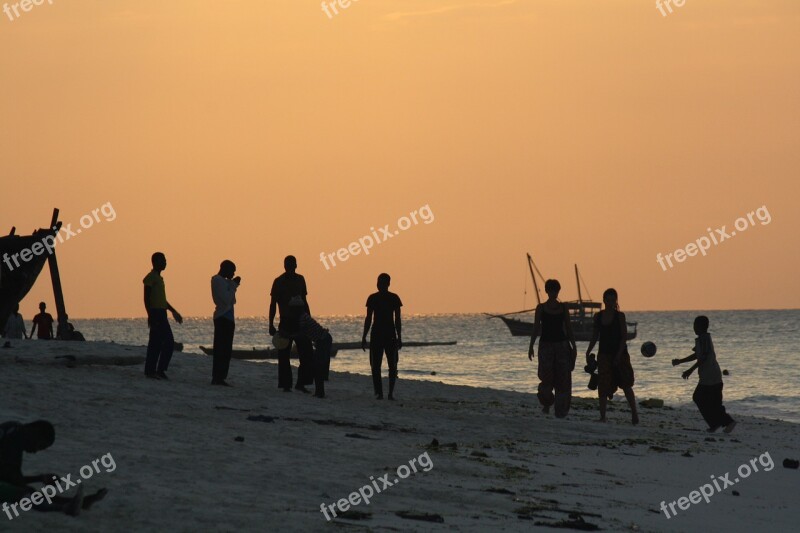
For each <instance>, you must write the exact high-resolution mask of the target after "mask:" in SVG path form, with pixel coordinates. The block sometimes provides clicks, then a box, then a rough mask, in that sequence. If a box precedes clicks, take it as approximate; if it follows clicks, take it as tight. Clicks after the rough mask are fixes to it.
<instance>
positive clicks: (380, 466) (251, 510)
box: [0, 342, 800, 531]
mask: <svg viewBox="0 0 800 533" xmlns="http://www.w3.org/2000/svg"><path fill="white" fill-rule="evenodd" d="M73 344H74V343H73ZM80 344H83V343H80ZM33 348H35V346H32V349H33ZM55 348H56V346H55V344H54V345H53V349H55ZM72 349H75V350H79V351H81V350H82V351H92V350H95V351H97V350H100V351H105V350H108V345H105V344H104V343H95V342H89V343H86V344H85V345H83V346H82V347H76V348H72ZM138 349H140V350H141V348H138ZM26 350H27V348H26ZM10 351H14V350H0V372H2V375H3V378H2V385H3V388H4V390H6V391H7V394H6V395H5V397H6V401H5V402H4V403H3V405H2V406H0V416H2V420H3V421H6V420H12V419H18V420H24V421H30V420H34V419H38V418H45V419H49V420H50V421H52V422H53V423H54V425H55V426H56V435H57V436H56V442H55V444H54V445H53V447H52V448H50V449H48V450H45V451H43V452H40V453H38V454H35V455H30V454H26V457H25V462H24V466H23V472H25V473H26V474H34V473H40V472H45V471H53V472H57V473H60V474H62V475H65V474H66V473H69V472H73V473H75V472H77V471H78V469H79V468H80V467H81V466H82V465H84V464H86V462H87V461H90V460H92V459H94V458H96V457H100V456H102V455H103V454H106V453H111V454H112V455H113V457H114V459H115V461H116V466H117V467H116V470H115V471H114V472H111V473H102V474H98V475H97V476H96V477H94V478H92V479H91V480H88V481H87V482H86V483H87V484H86V490H87V493H90V492H91V491H92V490H96V489H97V488H100V487H107V488H108V489H109V495H108V496H107V497H106V499H105V500H103V501H102V502H100V503H98V504H97V505H96V506H95V507H94V508H93V509H91V510H90V511H86V512H85V513H83V514H82V515H81V516H79V517H78V518H74V519H73V518H69V517H66V516H63V515H56V514H51V513H36V512H28V513H24V514H23V516H20V517H19V518H16V519H14V520H13V521H7V518H6V517H5V515H0V519H2V520H4V525H6V526H8V529H9V530H11V531H23V530H30V529H32V528H35V529H44V528H56V529H57V530H60V531H61V530H63V531H123V530H124V531H128V530H173V531H208V530H219V529H224V530H232V529H244V530H253V531H255V530H263V523H264V521H265V520H268V521H269V522H270V523H271V524H276V526H277V525H278V524H280V525H281V527H282V528H283V529H289V530H293V531H294V530H296V531H300V530H303V531H330V528H331V527H336V524H337V523H339V526H340V527H342V525H343V524H347V525H348V526H350V527H357V528H361V529H363V530H366V529H370V530H373V529H374V530H379V531H380V530H392V529H395V530H396V529H400V530H404V531H406V530H411V531H433V530H436V531H443V530H445V529H446V530H454V528H455V530H459V531H461V530H464V531H483V530H487V529H492V530H500V531H523V530H530V529H534V528H535V526H536V523H537V522H541V523H546V524H550V525H553V524H557V523H559V522H563V521H564V520H567V521H568V520H574V518H573V519H571V518H570V515H571V514H572V515H573V516H577V515H578V514H579V515H581V516H582V517H583V520H585V521H586V522H589V523H591V524H595V525H597V526H598V527H600V528H602V529H605V530H616V531H619V530H632V529H633V528H634V525H635V529H636V530H638V531H685V530H687V529H690V530H695V529H700V528H711V527H713V528H715V529H717V528H725V529H727V530H730V531H746V530H753V529H756V528H763V527H767V528H769V529H774V530H787V531H788V530H791V529H792V528H793V527H794V525H795V524H796V519H797V518H798V516H800V515H798V511H797V510H796V502H795V498H794V497H793V496H792V495H793V494H794V492H793V489H794V488H795V487H796V484H797V480H798V479H800V478H798V477H797V476H798V475H800V472H798V471H797V470H788V469H785V468H783V467H782V465H781V463H782V461H783V459H784V458H786V457H791V458H797V457H795V456H794V455H796V454H797V449H798V437H797V436H796V435H797V424H794V423H791V422H780V421H773V420H769V419H761V418H758V417H751V416H738V417H737V421H738V422H739V424H738V426H737V428H736V430H735V431H734V432H733V433H732V434H731V435H724V434H722V433H717V434H714V435H709V434H707V433H706V432H705V431H704V424H703V421H702V418H701V417H700V415H699V414H698V413H696V412H694V411H693V410H690V409H683V408H672V407H668V406H667V407H665V408H663V409H645V408H640V418H641V424H640V425H639V426H636V427H633V426H631V424H630V422H629V413H628V411H627V406H623V404H624V400H623V401H622V402H620V401H619V399H618V400H615V401H614V402H613V404H612V406H611V407H610V409H609V422H608V423H606V424H600V423H598V422H595V421H594V419H595V418H596V417H597V414H598V413H597V408H596V400H594V401H593V400H588V399H584V398H580V397H573V408H572V410H571V411H570V415H569V417H568V418H567V419H565V420H558V419H555V418H554V417H553V416H552V415H547V416H546V415H544V414H542V413H541V411H540V410H539V409H538V402H537V400H536V397H535V395H533V394H527V393H520V392H512V391H501V390H496V389H488V388H477V387H468V386H460V385H446V384H444V383H440V382H432V381H427V380H426V381H423V380H403V379H402V378H401V379H400V380H399V382H398V388H397V395H398V398H399V401H397V402H394V403H390V402H388V401H387V400H384V401H376V400H374V399H373V398H372V387H371V381H370V378H369V377H367V376H365V375H360V374H353V373H344V372H336V371H331V380H330V382H329V383H328V384H327V385H326V393H327V394H328V398H326V399H324V400H319V399H316V398H313V397H311V396H310V395H304V394H302V393H299V392H297V391H293V392H292V393H289V394H287V393H283V392H281V391H279V390H278V389H277V365H275V364H274V363H273V364H252V363H249V362H246V361H233V362H232V363H231V374H230V382H231V384H233V385H234V387H233V388H230V389H228V388H222V387H211V386H210V385H209V384H208V382H209V381H210V368H211V359H210V358H208V357H197V356H196V355H194V354H181V353H176V354H175V356H174V358H173V362H172V364H171V366H170V370H169V372H168V374H169V375H170V378H171V381H169V382H164V381H152V380H146V379H145V378H144V377H143V375H142V368H141V365H134V366H77V367H74V368H67V367H65V366H61V365H59V366H54V365H49V364H20V363H15V362H14V361H13V359H10V358H8V357H6V354H7V353H8V352H10ZM9 355H10V354H9ZM294 372H295V375H296V368H295V369H294ZM384 373H385V370H384ZM248 417H260V418H258V419H257V420H248ZM236 437H243V439H244V440H243V442H238V441H236V440H234V439H235V438H236ZM434 439H436V440H437V441H438V443H439V446H438V447H432V446H431V443H432V442H433V441H434ZM453 443H454V444H455V446H453V445H452V444H453ZM425 452H427V453H428V454H429V457H430V459H431V462H432V467H431V468H430V470H429V471H422V470H420V471H419V472H417V473H415V474H411V475H410V476H409V477H408V479H403V480H399V483H397V484H395V486H392V487H390V488H388V489H386V490H385V492H381V493H379V494H375V495H374V496H373V497H372V499H371V502H370V504H369V505H364V503H363V502H361V504H359V505H357V506H355V510H356V511H360V512H363V513H370V517H369V518H368V519H364V520H344V519H341V518H335V519H333V520H332V521H331V522H328V521H327V520H326V518H325V516H324V515H323V513H322V512H321V510H320V505H321V504H333V503H334V502H336V501H338V500H340V499H342V498H346V497H347V496H348V495H349V494H351V493H353V492H354V491H358V489H359V488H361V487H363V486H365V485H367V484H369V483H370V482H371V480H370V476H372V478H374V479H375V480H377V479H378V478H380V477H381V476H384V475H385V474H387V473H389V474H391V475H392V476H393V477H396V476H395V474H394V473H395V469H396V468H397V467H398V466H400V465H403V464H409V461H410V460H411V459H412V458H418V457H420V455H421V454H423V453H425ZM764 453H769V455H770V457H771V459H772V461H773V462H774V468H772V469H770V471H763V468H762V469H761V471H759V472H757V473H753V474H752V475H750V476H749V477H748V478H747V479H746V480H741V482H740V483H737V484H736V487H735V488H733V489H732V488H730V487H729V488H727V489H726V490H723V491H721V492H719V493H717V494H715V495H714V496H712V497H711V498H710V503H705V501H701V503H699V504H695V505H692V506H691V507H689V508H688V509H687V510H685V511H679V513H678V514H677V516H673V517H671V518H669V519H667V518H666V517H665V515H664V513H663V512H662V511H661V510H660V509H659V505H660V503H661V501H662V500H664V501H666V502H667V503H669V502H671V501H673V500H674V501H677V500H678V499H679V498H680V497H683V496H689V494H690V493H691V492H692V491H694V490H697V489H698V487H700V486H702V485H704V484H706V483H708V482H709V479H710V476H712V475H713V476H720V475H723V474H724V473H725V472H733V471H735V470H736V469H737V467H739V466H740V465H741V464H745V463H748V462H749V461H750V460H751V459H753V458H756V457H760V456H763V454H764ZM793 454H794V455H793ZM731 479H733V476H731ZM733 490H736V491H737V492H739V493H740V496H734V495H733V493H732V491H733ZM404 511H407V512H410V513H412V514H413V513H429V514H431V515H436V516H439V517H441V518H442V519H443V520H444V522H443V523H434V522H426V521H419V520H413V519H410V518H402V517H401V516H398V514H397V513H398V512H404ZM542 527H544V526H542Z"/></svg>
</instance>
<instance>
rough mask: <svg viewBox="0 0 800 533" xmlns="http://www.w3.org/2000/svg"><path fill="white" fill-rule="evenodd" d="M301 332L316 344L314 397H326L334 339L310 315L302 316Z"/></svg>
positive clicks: (304, 314)
mask: <svg viewBox="0 0 800 533" xmlns="http://www.w3.org/2000/svg"><path fill="white" fill-rule="evenodd" d="M299 325H300V332H301V333H302V334H303V335H305V336H306V337H308V338H309V339H311V340H312V341H313V342H314V396H316V397H317V398H324V397H325V380H326V379H327V378H328V369H329V368H330V364H331V348H332V346H333V337H331V333H330V331H328V330H327V329H326V328H323V327H322V326H321V325H320V324H319V322H317V321H316V320H314V319H313V318H311V315H309V314H308V313H303V314H302V315H300V322H299Z"/></svg>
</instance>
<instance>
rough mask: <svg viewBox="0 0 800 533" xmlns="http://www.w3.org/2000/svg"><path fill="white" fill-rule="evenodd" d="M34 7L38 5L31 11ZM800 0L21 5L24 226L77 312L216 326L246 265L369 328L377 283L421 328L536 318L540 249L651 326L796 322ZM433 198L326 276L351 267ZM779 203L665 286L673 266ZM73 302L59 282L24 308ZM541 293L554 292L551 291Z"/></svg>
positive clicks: (1, 226) (16, 102)
mask: <svg viewBox="0 0 800 533" xmlns="http://www.w3.org/2000/svg"><path fill="white" fill-rule="evenodd" d="M12 3H13V2H12ZM798 22H800V3H798V2H795V1H793V0H792V1H788V0H783V1H779V0H774V1H769V0H768V1H757V0H752V1H736V2H730V1H723V0H705V1H702V2H700V1H692V0H688V1H687V2H686V4H685V5H684V6H683V7H681V8H676V9H675V11H674V12H673V13H672V14H670V15H668V16H666V17H663V16H662V15H661V14H660V13H659V11H658V10H657V9H656V7H655V5H654V3H653V2H647V1H645V2H633V1H622V0H617V1H604V2H586V1H583V0H557V1H556V0H547V1H545V0H518V1H514V0H485V1H484V0H360V1H359V2H354V3H353V4H352V5H351V6H350V7H349V8H347V9H346V10H341V9H340V13H339V14H338V15H336V16H335V17H334V18H333V19H329V18H328V17H327V16H326V15H325V14H324V13H323V11H322V10H321V8H320V2H318V1H316V0H309V1H306V0H269V1H267V2H264V1H262V0H240V1H227V2H220V1H213V2H212V1H206V0H170V1H169V2H156V1H141V0H138V1H135V2H134V1H129V0H115V1H114V2H106V1H101V0H82V1H80V2H64V1H60V0H55V1H54V2H53V4H52V5H50V4H48V3H47V2H45V3H44V4H43V5H41V6H37V7H34V8H33V9H32V10H31V11H30V12H27V13H22V15H21V16H20V17H19V18H18V19H16V20H14V21H11V20H9V19H8V17H7V16H6V15H4V14H2V13H0V50H2V53H0V82H1V83H2V98H0V180H2V189H1V190H2V193H0V194H2V196H0V198H2V200H0V231H1V232H2V233H6V232H7V231H8V230H9V229H10V228H11V226H12V225H13V226H17V228H18V232H25V233H27V232H28V231H30V230H31V229H33V228H34V227H40V226H44V225H46V224H47V222H49V220H50V215H51V210H52V208H53V207H59V208H61V212H62V220H64V221H65V222H66V223H72V224H73V229H75V228H76V227H77V226H78V222H79V219H80V217H81V216H82V215H84V214H87V213H90V212H91V210H92V209H95V208H98V207H100V206H101V205H102V204H105V203H106V202H111V204H112V205H113V207H114V210H115V212H116V215H117V218H116V219H115V220H114V221H110V222H109V221H103V222H101V223H97V224H95V225H94V227H92V228H89V229H87V230H85V231H84V232H83V233H82V234H80V235H78V236H76V237H74V238H72V239H70V240H69V241H67V242H65V243H64V244H63V245H62V246H61V247H60V248H59V251H58V256H59V262H60V264H61V274H62V280H63V283H64V289H65V295H66V299H67V309H68V312H69V313H70V315H71V316H73V317H113V316H117V317H128V316H142V315H143V314H144V310H143V305H142V295H141V291H142V283H141V280H142V278H143V277H144V275H145V274H146V273H147V272H148V270H149V257H150V254H151V253H152V252H153V251H156V250H163V251H164V252H165V253H166V254H167V257H168V261H169V268H168V269H167V271H166V272H165V279H166V281H167V294H168V297H169V299H170V301H171V303H173V305H175V307H177V308H178V310H180V311H181V312H182V313H183V314H184V315H187V316H191V315H209V314H210V312H211V310H212V305H211V302H210V290H209V277H210V276H211V275H212V274H214V273H215V272H216V270H217V267H218V264H219V262H220V260H222V259H224V258H231V259H233V260H234V261H235V262H236V263H237V264H238V266H239V271H238V273H239V274H240V275H241V276H242V277H243V279H244V282H243V285H242V287H241V289H240V293H239V306H238V314H239V316H245V315H264V314H266V311H267V303H268V292H269V288H270V285H271V282H272V279H273V278H274V277H275V276H276V275H278V274H279V273H280V272H281V271H282V266H281V263H282V258H283V256H284V255H286V254H287V253H293V254H295V255H296V256H297V257H298V261H299V264H300V268H299V272H301V273H302V274H304V275H305V276H306V280H307V282H308V286H309V301H310V303H311V309H312V311H313V312H314V313H315V314H347V313H354V314H356V313H357V314H360V313H361V312H362V310H363V305H364V301H365V299H366V296H367V295H368V294H369V293H370V292H372V291H373V290H374V286H375V278H376V276H377V274H378V273H380V272H382V271H387V272H389V273H390V274H392V276H393V290H395V291H396V292H398V293H399V294H400V295H401V297H403V300H404V303H405V304H406V306H405V310H406V312H408V313H433V312H477V311H512V310H515V309H519V308H520V306H521V305H522V287H523V281H524V279H525V276H526V270H525V268H526V267H525V252H528V251H530V252H531V253H532V254H533V256H534V259H535V260H536V261H537V264H538V265H539V268H540V269H541V270H542V272H543V273H544V274H545V275H546V276H551V277H557V278H560V279H561V280H562V283H563V285H564V286H565V291H564V292H563V293H562V296H563V297H564V298H574V297H575V290H574V283H573V274H572V264H573V263H575V262H577V263H578V264H579V265H580V267H581V273H582V274H583V276H584V278H585V279H586V281H587V283H588V284H589V287H590V290H591V294H592V296H594V297H595V298H598V299H599V297H600V295H601V293H602V291H603V289H605V288H606V287H609V286H614V287H616V288H617V289H618V290H619V292H620V303H621V305H622V307H623V308H624V309H726V308H731V309H737V308H786V307H797V301H798V296H800V282H799V281H798V276H797V268H798V264H800V263H799V262H798V259H800V252H798V229H800V214H798V211H799V210H798V208H797V201H798V190H800V187H798V185H797V179H798V172H797V171H798V168H799V167H800V165H799V164H798V163H800V146H798V145H800V136H799V135H798V127H799V125H800V112H799V111H800V103H799V102H798V98H797V95H798V94H800V68H799V67H800V33H798V32H797V27H798ZM424 205H429V206H430V209H431V211H432V212H433V214H434V215H435V220H434V222H432V223H430V224H419V225H417V226H412V227H411V228H410V229H409V230H407V231H405V232H402V233H401V234H400V235H398V236H397V237H396V238H393V239H392V240H391V241H388V242H386V243H383V244H380V245H376V246H375V247H374V248H373V249H372V251H371V253H370V255H368V256H365V255H363V254H361V255H358V256H355V257H351V258H350V259H348V260H347V261H346V262H344V263H341V264H339V265H338V266H336V267H335V268H332V269H330V270H326V269H325V267H324V266H323V264H322V263H321V262H320V260H319V255H320V252H326V253H335V252H336V250H337V249H339V248H342V247H346V246H348V244H349V243H350V242H351V241H354V240H357V239H358V238H359V237H361V236H363V235H365V234H369V233H370V227H376V228H378V227H381V226H383V225H384V224H390V225H391V227H392V228H394V227H395V223H396V221H397V219H398V218H399V217H401V216H403V215H406V214H408V213H409V212H411V211H413V210H415V209H419V208H420V207H422V206H424ZM764 205H766V206H767V208H768V211H769V213H770V215H771V219H772V220H771V222H770V224H768V225H761V224H760V223H758V222H757V221H756V226H755V227H751V228H750V229H748V230H747V231H746V232H744V233H741V234H737V235H736V236H735V237H733V238H731V239H729V240H727V241H725V242H724V243H720V245H719V246H713V247H712V248H711V249H710V250H709V252H708V255H707V256H706V257H702V256H696V257H690V258H689V259H687V260H686V261H685V262H683V263H680V264H677V265H676V267H675V268H673V269H670V270H668V271H666V272H664V271H663V270H662V269H661V267H659V266H658V264H657V263H656V254H657V253H659V252H661V253H662V254H666V253H668V252H673V251H674V250H675V249H676V248H679V247H683V246H685V245H686V244H687V243H689V242H692V241H695V240H696V239H698V238H700V237H702V236H704V235H706V228H707V227H711V228H717V227H721V226H723V225H727V227H728V231H730V230H731V229H732V226H733V222H734V221H735V220H736V219H737V218H738V217H740V216H743V215H744V216H746V215H747V213H748V212H750V211H755V210H756V209H757V208H759V207H761V206H764ZM40 299H45V300H47V301H48V302H52V290H51V287H50V280H49V275H48V274H47V273H46V271H45V273H44V274H43V275H42V277H41V278H40V279H39V282H38V284H37V286H36V287H35V288H34V290H33V291H32V293H31V294H30V295H29V296H28V298H27V299H26V300H25V301H24V302H23V305H22V313H23V315H24V316H25V317H26V318H30V317H31V316H32V315H33V314H34V311H35V306H36V303H37V302H38V301H39V300H40ZM531 301H532V296H531V295H529V296H528V300H527V302H528V303H530V302H531Z"/></svg>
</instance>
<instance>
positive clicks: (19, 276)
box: [0, 230, 54, 329]
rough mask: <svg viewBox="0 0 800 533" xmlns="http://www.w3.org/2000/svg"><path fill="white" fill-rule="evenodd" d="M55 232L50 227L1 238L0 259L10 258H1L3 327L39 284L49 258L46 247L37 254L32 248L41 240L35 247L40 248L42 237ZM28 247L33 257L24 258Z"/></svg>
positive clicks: (0, 325) (0, 283)
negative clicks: (26, 259) (24, 259)
mask: <svg viewBox="0 0 800 533" xmlns="http://www.w3.org/2000/svg"><path fill="white" fill-rule="evenodd" d="M53 234H54V232H53V231H50V230H39V231H36V232H34V233H33V235H27V236H20V235H7V236H5V237H0V259H3V258H5V259H8V262H6V261H0V329H1V328H2V327H5V324H6V321H7V320H8V317H9V315H11V313H12V312H13V310H14V306H16V305H17V304H19V303H20V302H21V301H22V299H23V298H25V296H26V295H27V294H28V292H29V291H30V290H31V288H32V287H33V284H34V283H36V279H37V278H38V277H39V274H41V272H42V268H44V265H45V263H46V262H47V258H48V257H49V255H48V254H47V252H46V250H43V251H42V253H41V254H40V255H34V254H32V253H30V251H31V250H33V249H34V245H35V244H37V243H38V244H37V246H36V248H35V249H37V250H38V249H40V248H41V246H42V239H44V238H45V237H47V236H48V235H49V236H53ZM25 250H27V251H28V253H26V254H25V255H26V256H28V255H29V254H30V256H32V257H31V258H30V260H29V261H23V260H22V258H21V257H20V256H19V254H21V253H22V252H23V251H25ZM15 255H17V257H16V259H17V263H18V264H19V266H17V263H15V262H14V261H13V259H14V256H15ZM9 265H10V267H9Z"/></svg>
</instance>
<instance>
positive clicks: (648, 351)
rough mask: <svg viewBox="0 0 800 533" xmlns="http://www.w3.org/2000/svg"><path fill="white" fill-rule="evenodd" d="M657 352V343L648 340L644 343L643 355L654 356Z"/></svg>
mask: <svg viewBox="0 0 800 533" xmlns="http://www.w3.org/2000/svg"><path fill="white" fill-rule="evenodd" d="M655 354H656V345H655V343H653V342H650V341H647V342H645V343H644V344H642V355H643V356H645V357H653V356H654V355H655Z"/></svg>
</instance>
